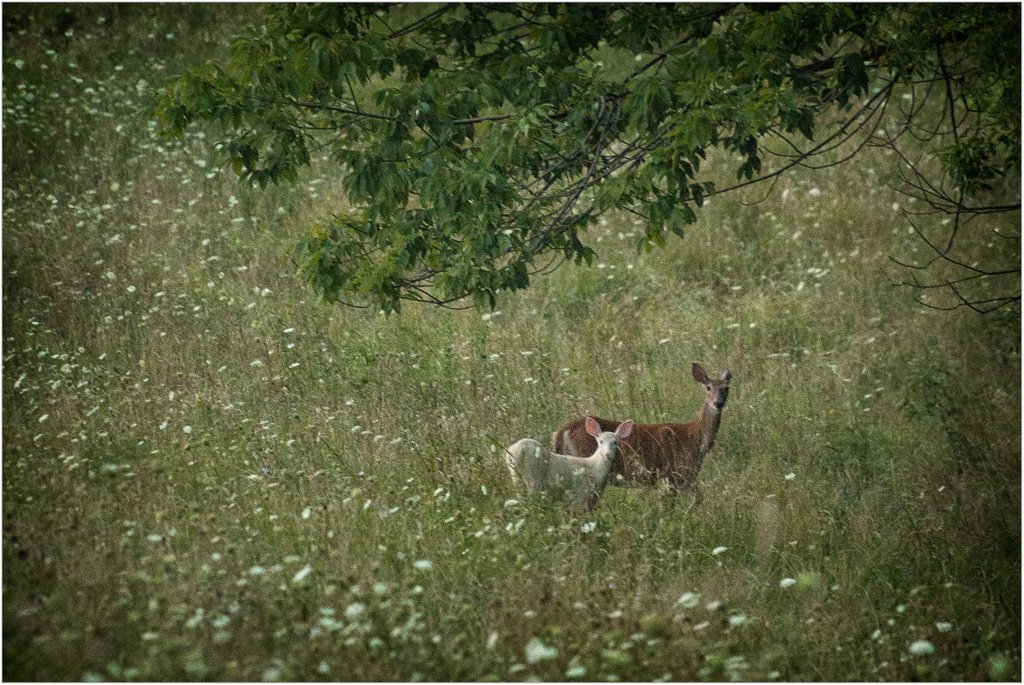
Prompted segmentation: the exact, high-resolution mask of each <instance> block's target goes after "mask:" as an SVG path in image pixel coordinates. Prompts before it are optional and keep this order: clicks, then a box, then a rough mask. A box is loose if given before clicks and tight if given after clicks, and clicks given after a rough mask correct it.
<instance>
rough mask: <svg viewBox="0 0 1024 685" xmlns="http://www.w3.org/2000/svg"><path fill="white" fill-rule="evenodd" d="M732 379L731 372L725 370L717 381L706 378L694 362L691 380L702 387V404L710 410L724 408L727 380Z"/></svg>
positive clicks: (726, 395)
mask: <svg viewBox="0 0 1024 685" xmlns="http://www.w3.org/2000/svg"><path fill="white" fill-rule="evenodd" d="M730 378H732V371H730V370H729V369H726V370H725V371H723V372H722V375H721V376H720V377H719V378H718V379H711V378H708V374H707V372H706V371H704V367H702V366H701V365H700V364H698V363H696V362H694V364H693V379H694V380H695V381H697V382H698V383H700V384H701V385H703V386H704V392H705V393H706V396H705V398H704V403H705V404H706V405H707V406H708V407H711V408H712V409H717V410H721V409H722V407H724V406H725V400H726V399H728V397H729V379H730Z"/></svg>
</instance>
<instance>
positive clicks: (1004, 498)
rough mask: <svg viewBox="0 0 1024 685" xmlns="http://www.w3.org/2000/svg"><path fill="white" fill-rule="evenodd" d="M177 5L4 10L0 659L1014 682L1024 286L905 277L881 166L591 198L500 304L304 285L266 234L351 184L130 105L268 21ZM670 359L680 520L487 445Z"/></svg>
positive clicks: (273, 668)
mask: <svg viewBox="0 0 1024 685" xmlns="http://www.w3.org/2000/svg"><path fill="white" fill-rule="evenodd" d="M203 11H205V10H201V8H193V9H190V10H188V11H187V12H186V11H185V10H184V8H181V7H169V6H168V7H163V6H148V7H145V8H136V7H128V6H122V7H119V8H116V9H115V8H112V7H109V6H102V5H96V6H88V7H78V8H76V9H75V10H74V11H73V12H70V13H65V12H64V10H63V8H61V7H51V6H33V7H27V6H17V5H14V6H7V7H5V13H4V19H5V22H7V24H6V25H5V40H4V54H3V69H4V81H3V87H4V93H3V101H4V104H3V107H4V115H3V116H4V122H3V126H4V139H3V145H4V189H3V190H4V224H3V226H4V230H3V247H4V252H3V263H4V264H3V265H4V276H3V278H4V280H3V304H4V307H3V338H4V344H3V361H4V366H3V428H4V431H3V467H4V478H3V495H4V497H3V513H4V525H3V536H4V537H3V562H4V576H3V619H4V667H3V669H4V670H3V675H4V678H5V679H9V680H81V679H87V680H95V679H112V680H236V681H237V680H261V679H269V680H291V679H298V680H364V679H365V680H399V681H401V680H417V679H430V680H526V679H531V678H539V679H544V680H573V679H582V680H594V681H596V680H606V679H620V680H654V679H661V678H666V679H672V680H697V679H710V680H720V679H730V678H738V679H741V680H775V679H778V680H846V679H852V680H908V679H930V680H931V679H934V680H960V679H966V680H985V679H993V680H1019V679H1020V673H1021V670H1020V642H1021V634H1020V616H1021V613H1020V587H1021V583H1020V581H1021V576H1020V558H1021V547H1020V521H1021V514H1020V466H1021V464H1020V425H1021V424H1020V422H1021V415H1020V407H1021V401H1020V318H1019V311H1013V312H1008V313H1007V314H1003V315H991V316H988V317H980V316H977V315H974V314H972V313H969V312H965V311H961V312H955V313H938V312H935V311H932V310H929V309H926V308H922V307H920V306H919V305H917V304H916V303H914V301H913V299H912V293H910V292H907V291H905V290H901V289H895V288H893V287H892V286H891V285H890V278H889V273H890V272H891V267H890V266H889V264H888V262H887V260H888V257H889V256H890V255H897V256H898V255H903V254H907V253H911V254H912V251H913V250H914V248H915V247H918V246H919V243H917V242H916V240H915V239H914V237H913V236H911V235H909V234H908V233H907V227H906V226H905V225H904V224H903V223H902V222H901V218H900V214H899V213H897V212H896V211H895V210H894V208H893V204H894V203H896V202H905V201H906V200H905V198H901V197H900V196H898V195H896V194H895V193H893V192H892V191H890V190H888V189H887V188H886V185H885V182H886V181H887V180H889V179H890V178H891V174H892V173H893V170H892V168H891V160H890V159H887V158H884V157H881V156H875V157H872V156H871V153H870V151H869V152H867V153H865V154H864V155H863V156H862V157H859V158H858V159H857V161H855V162H854V164H855V166H850V165H845V166H842V167H838V168H835V169H832V170H828V171H821V172H818V173H814V174H812V173H810V172H801V173H800V174H790V175H786V176H784V177H783V179H782V180H781V181H780V183H779V184H778V186H777V187H776V189H775V191H774V192H773V193H771V194H770V195H769V196H768V197H767V199H766V200H765V201H764V202H761V203H760V204H753V203H754V201H755V200H757V199H759V197H760V194H759V192H761V193H763V192H764V191H763V190H761V191H757V190H755V191H752V192H751V193H750V194H749V195H745V196H744V195H740V194H730V195H724V196H722V197H720V198H716V199H714V200H713V201H712V202H711V203H710V204H709V205H708V206H707V207H706V208H704V209H703V210H702V212H701V217H700V221H699V223H698V224H696V225H694V226H692V227H690V228H689V229H688V231H687V235H686V237H685V239H683V240H678V239H673V240H671V241H669V243H668V245H667V246H666V248H665V249H664V250H656V251H654V252H652V253H650V254H641V255H638V254H636V252H635V251H634V250H633V248H632V245H633V242H632V238H633V237H635V236H636V235H639V229H638V228H637V227H636V226H634V225H633V224H632V222H631V220H630V219H628V218H624V217H615V216H609V217H607V220H606V221H604V222H602V224H601V225H600V226H597V227H595V228H594V229H593V230H592V231H590V232H589V233H588V234H587V236H586V238H585V240H586V241H587V243H588V244H589V245H591V246H592V247H593V248H594V249H595V250H596V251H597V252H598V254H599V255H600V258H599V260H598V261H599V263H598V264H595V266H593V267H591V268H576V267H572V266H568V267H564V268H562V269H561V270H560V271H558V272H556V273H555V274H553V275H551V276H549V277H547V278H544V279H539V280H536V281H535V282H534V283H533V287H532V288H531V289H530V290H528V291H526V292H524V293H521V294H517V295H516V296H509V297H504V298H503V299H501V301H500V302H499V305H498V309H499V310H500V313H497V312H495V313H494V314H493V315H486V316H481V314H480V313H478V312H474V311H472V310H470V311H462V312H450V311H443V310H436V309H428V308H417V307H408V308H407V309H406V310H405V311H403V313H402V314H401V315H400V316H392V317H384V316H381V315H378V314H375V313H374V312H371V311H363V310H352V309H347V308H343V307H335V308H329V307H325V306H323V305H321V304H318V303H316V302H315V297H314V296H313V294H312V293H311V292H310V291H309V289H308V288H307V286H306V285H305V284H304V283H302V282H301V279H299V278H298V277H297V276H296V273H295V268H294V266H293V265H292V264H291V262H290V261H288V260H287V259H284V258H283V255H284V254H285V251H286V250H287V248H288V246H289V245H290V244H291V243H292V242H294V240H295V239H296V238H297V237H298V236H299V235H301V233H302V231H303V230H304V229H305V226H307V225H308V224H309V223H311V222H312V221H315V220H317V219H318V218H321V217H323V216H324V215H326V214H328V213H329V212H331V211H332V210H333V209H334V208H336V207H339V206H340V203H341V202H342V200H341V199H340V193H339V191H338V188H339V185H338V184H339V179H338V177H337V173H336V171H335V170H333V169H331V168H329V167H326V166H324V167H323V168H321V165H318V166H317V167H316V168H314V169H313V170H311V171H310V172H309V173H308V174H307V175H306V176H305V177H304V178H303V180H302V181H301V182H300V183H299V184H298V185H296V186H295V187H294V188H288V187H284V188H275V189H270V190H268V191H267V192H265V193H260V192H258V191H256V190H252V189H249V188H246V187H241V186H239V185H238V184H237V183H236V181H235V180H234V178H233V177H232V176H231V174H230V173H226V172H225V173H222V172H221V171H220V170H219V169H216V168H215V167H214V165H213V163H208V160H211V144H212V141H214V140H215V131H212V130H210V131H206V132H205V135H203V134H204V132H203V131H201V130H197V131H193V132H192V133H191V134H190V135H188V136H186V138H185V140H183V141H181V142H168V141H164V140H162V139H159V138H157V137H155V134H154V130H153V128H152V125H151V124H150V123H149V117H148V116H147V114H146V103H147V102H148V101H149V100H148V98H149V97H150V96H151V93H152V92H153V91H154V90H156V89H158V88H159V87H160V84H161V83H163V82H164V79H166V78H167V77H168V76H170V75H173V74H175V73H177V72H178V71H179V70H180V69H181V68H182V67H184V66H187V65H189V64H192V63H194V62H195V60H197V59H204V58H206V57H208V56H214V55H216V54H222V52H223V50H224V45H225V41H226V39H227V38H228V37H229V35H230V31H231V29H232V27H234V26H237V25H239V23H241V22H244V21H250V20H255V19H253V17H252V15H253V14H254V13H255V12H257V9H256V8H254V7H252V6H246V5H243V6H222V7H219V8H214V9H211V10H209V11H210V12H214V13H215V14H214V15H213V17H212V18H213V19H215V20H216V21H211V20H210V19H211V18H210V17H207V16H206V15H204V14H202V12H203ZM101 18H103V21H102V22H101V21H100V19H101ZM207 26H216V27H218V28H217V29H215V30H214V29H207V28H203V27H207ZM68 31H70V32H71V35H65V33H66V32H68ZM22 32H23V33H22ZM48 51H51V52H48ZM143 80H144V81H145V84H143V83H142V81H143ZM55 149H65V150H69V152H68V153H67V154H65V155H57V154H55V152H54V150H55ZM869 170H870V171H869ZM725 180H727V179H725ZM815 189H817V190H815ZM741 200H742V201H743V202H746V203H747V204H742V203H741ZM1007 228H1010V229H1012V228H1015V227H1014V226H1009V227H1007ZM999 249H1006V246H1005V245H1003V244H999V245H995V246H993V247H986V246H985V245H984V244H982V245H979V246H978V247H977V250H978V251H979V253H982V254H987V253H986V252H985V251H986V250H990V251H991V250H999ZM1018 249H1019V248H1018ZM693 361H700V362H701V363H702V364H704V366H705V367H706V368H707V369H708V370H709V372H713V373H716V374H717V373H718V372H720V371H721V370H722V369H724V368H725V367H726V366H728V367H730V368H731V369H732V371H733V382H732V388H731V393H730V398H729V404H728V406H727V408H726V411H725V414H724V416H723V420H722V427H721V431H720V433H719V436H718V440H717V443H716V445H715V447H714V449H713V450H712V451H711V452H710V454H709V456H708V458H707V460H706V462H705V466H704V470H703V473H702V482H703V484H704V492H705V498H706V500H705V505H704V506H703V507H702V508H700V509H698V510H695V511H693V512H690V513H688V514H686V513H684V512H685V510H686V506H688V504H689V499H688V497H685V496H681V497H680V501H679V502H676V503H673V502H672V501H671V499H670V498H669V497H668V496H667V495H666V494H664V493H662V492H660V491H658V490H656V489H620V488H613V489H610V490H609V491H607V493H606V494H605V496H604V497H603V498H602V500H601V502H600V504H599V505H598V507H597V508H596V509H595V510H594V511H593V512H590V513H588V512H573V511H570V510H565V509H563V508H561V507H559V506H557V505H553V504H551V503H548V502H546V501H541V500H535V499H530V498H526V497H523V496H521V495H519V494H517V493H515V492H514V491H513V489H512V487H511V484H510V483H509V481H508V474H507V472H506V471H505V469H504V467H503V466H502V465H501V463H500V461H499V459H498V456H497V454H496V451H495V441H496V442H497V444H499V445H505V444H510V443H512V442H514V441H515V440H517V439H519V438H522V437H528V436H532V437H539V438H541V439H544V436H546V435H547V434H549V433H550V431H551V430H553V429H554V428H556V427H557V426H559V425H561V424H562V423H564V422H565V421H567V420H568V419H569V418H571V417H573V416H575V415H578V414H579V413H582V412H593V413H596V414H599V415H602V416H608V417H615V418H620V419H626V418H631V419H634V420H637V421H642V422H656V421H667V420H680V421H685V420H689V419H691V418H692V417H693V416H694V415H696V412H697V410H698V408H699V403H700V401H701V396H702V394H701V392H700V389H699V387H698V386H697V384H696V383H694V382H693V380H692V378H691V377H690V374H689V368H690V364H691V363H692V362H693ZM511 500H517V502H512V501H511ZM590 524H593V525H590ZM720 548H724V550H721V549H720ZM424 561H429V562H430V563H429V564H427V563H419V564H417V562H424ZM784 579H792V580H793V581H795V582H793V583H790V582H789V581H786V582H785V583H783V580H784ZM537 640H539V641H540V642H539V643H538V642H537ZM920 640H926V641H927V642H928V644H929V645H930V646H931V651H930V652H929V653H915V652H920V651H921V650H920V649H919V648H917V647H915V648H914V649H913V650H912V649H911V646H912V645H914V644H915V643H916V642H918V641H920ZM528 645H529V648H528ZM924 651H926V652H928V650H927V649H926V650H924Z"/></svg>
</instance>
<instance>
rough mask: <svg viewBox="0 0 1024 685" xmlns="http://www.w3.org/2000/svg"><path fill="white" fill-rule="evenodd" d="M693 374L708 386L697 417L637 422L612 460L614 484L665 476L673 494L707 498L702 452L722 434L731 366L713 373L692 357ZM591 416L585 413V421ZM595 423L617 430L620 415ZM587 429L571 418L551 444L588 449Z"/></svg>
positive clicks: (557, 448)
mask: <svg viewBox="0 0 1024 685" xmlns="http://www.w3.org/2000/svg"><path fill="white" fill-rule="evenodd" d="M693 378H694V380H696V381H697V382H698V383H700V384H701V385H703V386H704V392H705V396H704V404H703V405H702V406H701V408H700V412H699V413H698V414H697V418H696V419H694V420H693V421H690V422H689V423H653V424H642V423H638V424H636V425H635V426H633V429H632V437H630V438H629V439H628V440H623V442H622V458H621V459H618V460H616V461H615V463H614V464H613V466H612V471H611V476H612V478H611V482H612V484H613V485H619V484H622V485H634V484H648V485H653V484H656V483H657V482H658V481H659V480H661V479H665V480H666V481H667V482H668V485H669V487H670V488H671V489H672V493H673V494H675V493H676V492H677V491H678V490H679V489H683V490H687V491H689V492H692V493H693V496H694V500H693V503H692V504H691V505H690V508H691V509H692V508H693V507H695V506H699V505H700V503H701V502H703V501H704V496H703V495H702V494H701V491H700V485H699V483H698V476H699V475H700V467H701V465H702V464H703V463H704V455H706V454H707V453H708V450H710V449H711V446H712V445H713V444H714V443H715V436H716V435H718V424H719V422H720V421H721V420H722V408H723V407H724V406H725V400H726V398H728V396H729V379H730V378H732V372H731V371H729V369H726V370H725V371H723V372H722V375H721V377H720V378H718V379H711V378H708V374H707V373H706V372H705V371H704V368H703V367H701V365H700V364H697V363H694V365H693ZM592 420H593V419H591V418H590V417H589V416H588V417H586V421H587V422H590V421H592ZM597 423H598V424H599V425H600V427H601V430H605V431H610V430H615V428H616V426H618V425H619V422H618V421H612V420H609V419H597ZM588 433H589V430H584V419H583V418H582V417H580V418H577V419H573V420H572V421H570V422H569V423H567V424H565V425H564V426H562V427H561V428H559V429H558V430H557V431H555V432H554V433H552V434H551V448H552V449H553V450H554V451H555V452H561V453H563V454H581V453H582V454H586V453H588V452H590V451H591V450H593V449H594V440H593V439H591V438H590V437H589V436H588V435H587V434H588ZM620 476H621V478H620ZM620 482H621V483H620Z"/></svg>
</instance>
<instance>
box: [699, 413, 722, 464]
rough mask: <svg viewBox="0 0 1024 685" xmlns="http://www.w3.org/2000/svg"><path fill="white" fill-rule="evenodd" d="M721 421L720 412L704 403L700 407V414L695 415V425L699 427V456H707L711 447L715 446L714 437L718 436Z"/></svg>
mask: <svg viewBox="0 0 1024 685" xmlns="http://www.w3.org/2000/svg"><path fill="white" fill-rule="evenodd" d="M721 421H722V410H721V409H718V408H717V407H712V406H710V405H708V404H707V403H706V402H705V403H704V404H703V405H701V408H700V413H699V414H697V425H698V426H699V427H700V454H701V456H703V455H705V454H707V451H708V450H709V449H711V446H712V445H714V444H715V436H716V435H718V424H719V423H721Z"/></svg>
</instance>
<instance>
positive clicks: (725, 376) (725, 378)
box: [722, 369, 732, 383]
mask: <svg viewBox="0 0 1024 685" xmlns="http://www.w3.org/2000/svg"><path fill="white" fill-rule="evenodd" d="M730 378H732V371H730V370H729V369H726V370H725V371H723V372H722V380H723V381H725V382H726V383H728V382H729V379H730Z"/></svg>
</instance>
